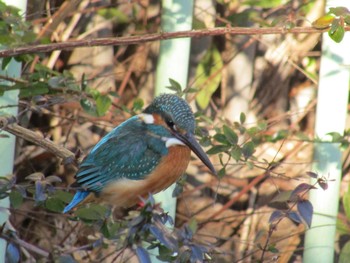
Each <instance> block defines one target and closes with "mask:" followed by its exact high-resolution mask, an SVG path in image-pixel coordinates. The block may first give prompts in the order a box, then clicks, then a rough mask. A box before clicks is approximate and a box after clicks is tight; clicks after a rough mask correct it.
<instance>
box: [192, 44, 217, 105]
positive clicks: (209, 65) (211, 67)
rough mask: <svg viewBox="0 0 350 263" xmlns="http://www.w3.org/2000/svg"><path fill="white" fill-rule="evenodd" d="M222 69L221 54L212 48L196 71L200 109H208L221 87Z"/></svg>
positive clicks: (197, 99)
mask: <svg viewBox="0 0 350 263" xmlns="http://www.w3.org/2000/svg"><path fill="white" fill-rule="evenodd" d="M222 67H223V61H222V58H221V54H220V52H219V51H218V50H217V48H215V47H212V48H211V49H209V50H208V52H207V53H206V54H205V56H204V57H203V59H202V61H201V62H200V63H199V65H198V67H197V70H196V77H195V79H196V82H195V86H196V87H198V89H199V92H198V93H197V96H196V101H197V103H198V105H199V107H200V108H202V109H205V108H207V107H208V105H209V102H210V99H211V96H212V95H213V93H214V92H215V91H216V90H217V88H218V87H219V84H220V82H221V69H222Z"/></svg>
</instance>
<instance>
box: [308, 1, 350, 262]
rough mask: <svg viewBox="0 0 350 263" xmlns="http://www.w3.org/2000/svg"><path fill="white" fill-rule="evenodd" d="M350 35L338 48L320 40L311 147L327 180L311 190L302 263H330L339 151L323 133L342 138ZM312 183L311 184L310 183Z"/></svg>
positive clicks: (349, 71) (349, 69) (316, 168)
mask: <svg viewBox="0 0 350 263" xmlns="http://www.w3.org/2000/svg"><path fill="white" fill-rule="evenodd" d="M345 5H347V7H348V8H349V9H350V2H349V1H339V0H338V1H328V2H327V10H326V11H328V9H329V7H337V6H345ZM349 47H350V34H348V33H345V37H344V39H343V41H342V42H341V43H339V44H337V43H335V42H334V41H333V40H331V39H330V38H329V36H328V35H327V34H325V35H324V37H323V43H322V58H321V68H320V80H319V87H318V96H317V111H316V126H315V134H316V136H317V137H318V138H320V139H321V141H322V142H320V143H317V144H315V147H314V162H313V171H314V172H317V173H318V174H319V175H320V176H321V175H323V176H325V177H328V176H329V179H331V180H334V181H329V183H328V186H329V187H328V189H327V190H322V189H320V187H318V189H317V190H311V192H310V201H311V202H312V205H313V207H314V215H313V219H312V225H311V229H309V230H308V231H307V232H306V236H305V246H304V249H305V250H304V258H303V262H308V263H313V262H316V263H320V262H334V243H335V232H336V219H337V214H338V203H339V187H340V181H341V167H342V165H341V151H340V148H339V146H340V145H339V144H338V143H331V142H329V141H330V138H329V136H327V133H330V132H338V133H340V134H343V131H344V129H345V121H346V114H347V106H348V93H349V81H350V52H349ZM312 183H314V180H313V181H312Z"/></svg>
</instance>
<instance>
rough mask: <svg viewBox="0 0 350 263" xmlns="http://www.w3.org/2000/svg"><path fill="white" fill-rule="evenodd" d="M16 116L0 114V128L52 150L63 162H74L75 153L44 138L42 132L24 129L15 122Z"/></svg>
mask: <svg viewBox="0 0 350 263" xmlns="http://www.w3.org/2000/svg"><path fill="white" fill-rule="evenodd" d="M15 121H16V118H15V117H13V116H6V117H5V116H0V130H4V131H7V132H9V133H11V134H13V135H15V136H17V137H19V138H22V139H24V140H27V141H30V142H32V143H34V144H36V145H39V146H40V147H42V148H44V149H46V150H48V151H49V152H52V153H53V154H54V155H55V156H57V157H59V158H62V159H63V162H65V163H68V162H70V163H74V161H75V155H74V153H72V152H71V151H69V150H67V149H66V148H64V147H62V146H60V145H57V144H55V143H53V142H52V141H50V140H48V139H47V138H44V136H43V135H42V134H39V133H37V132H33V131H31V130H29V129H26V128H24V127H22V126H20V125H18V124H17V123H15Z"/></svg>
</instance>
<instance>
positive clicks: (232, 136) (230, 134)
mask: <svg viewBox="0 0 350 263" xmlns="http://www.w3.org/2000/svg"><path fill="white" fill-rule="evenodd" d="M222 130H223V131H224V135H225V137H226V139H227V140H228V141H229V142H230V143H231V144H232V145H235V144H237V142H238V136H237V134H236V133H235V132H234V131H233V130H232V129H231V128H230V127H228V126H227V125H224V126H223V127H222Z"/></svg>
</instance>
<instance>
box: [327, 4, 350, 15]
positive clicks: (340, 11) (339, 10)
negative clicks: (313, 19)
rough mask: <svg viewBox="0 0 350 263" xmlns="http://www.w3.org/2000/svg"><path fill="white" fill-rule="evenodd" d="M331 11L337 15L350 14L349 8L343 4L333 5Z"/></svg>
mask: <svg viewBox="0 0 350 263" xmlns="http://www.w3.org/2000/svg"><path fill="white" fill-rule="evenodd" d="M329 13H331V14H334V15H336V16H343V15H346V14H349V10H348V9H347V8H346V7H343V6H338V7H331V8H329Z"/></svg>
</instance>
